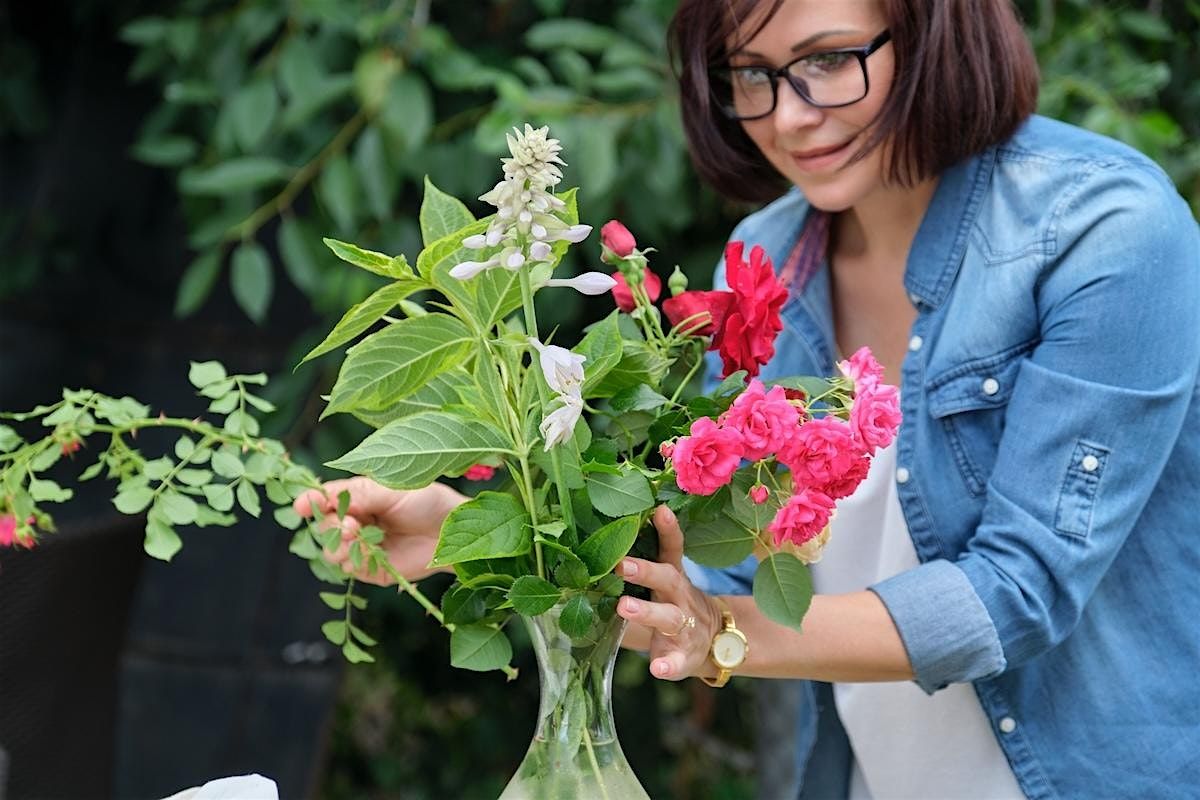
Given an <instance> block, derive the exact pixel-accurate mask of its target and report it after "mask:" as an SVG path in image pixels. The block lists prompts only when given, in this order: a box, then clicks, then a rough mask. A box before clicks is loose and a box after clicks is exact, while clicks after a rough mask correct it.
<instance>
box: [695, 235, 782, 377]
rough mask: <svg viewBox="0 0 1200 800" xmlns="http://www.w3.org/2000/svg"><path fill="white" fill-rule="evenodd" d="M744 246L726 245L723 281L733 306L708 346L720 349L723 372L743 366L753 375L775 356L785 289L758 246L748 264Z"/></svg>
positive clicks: (712, 348) (736, 369) (731, 243)
mask: <svg viewBox="0 0 1200 800" xmlns="http://www.w3.org/2000/svg"><path fill="white" fill-rule="evenodd" d="M743 248H744V245H743V243H742V242H730V243H729V244H728V245H727V246H726V248H725V280H726V282H727V283H728V284H729V288H730V289H731V290H732V292H733V295H734V300H733V307H732V309H731V310H730V312H729V316H727V317H726V318H725V324H724V325H723V326H721V327H719V328H718V329H717V333H716V336H714V337H713V343H712V345H711V347H710V348H709V349H710V350H720V352H721V360H722V362H723V363H724V366H725V369H724V374H725V375H729V374H731V373H734V372H736V371H738V370H739V369H744V370H746V372H747V373H748V376H749V377H754V376H755V375H757V374H758V370H759V367H761V366H762V365H763V364H766V363H767V362H768V361H769V360H770V359H771V357H772V356H774V355H775V337H776V336H777V335H778V334H779V332H780V331H781V330H783V321H782V319H780V316H779V314H780V311H781V310H782V309H783V304H784V302H785V301H786V300H787V295H788V291H787V288H786V287H785V286H783V285H782V284H781V283H780V282H779V279H778V278H777V277H776V275H775V270H774V268H773V267H772V266H771V259H769V258H767V256H766V253H765V252H764V251H763V249H762V248H761V247H758V246H757V245H756V246H755V247H754V248H753V249H752V250H751V251H750V261H749V263H747V262H746V261H745V260H744V259H743V258H742V252H743Z"/></svg>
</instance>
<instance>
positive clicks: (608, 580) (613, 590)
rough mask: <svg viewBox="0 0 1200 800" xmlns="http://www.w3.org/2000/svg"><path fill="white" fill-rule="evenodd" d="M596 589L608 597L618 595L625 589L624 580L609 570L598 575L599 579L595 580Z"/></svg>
mask: <svg viewBox="0 0 1200 800" xmlns="http://www.w3.org/2000/svg"><path fill="white" fill-rule="evenodd" d="M596 591H598V592H603V593H604V594H606V595H608V596H609V597H620V596H621V594H622V593H623V592H624V591H625V581H624V580H623V579H621V578H619V577H617V576H616V575H613V574H612V573H611V572H610V573H609V574H607V575H602V576H600V580H598V581H596Z"/></svg>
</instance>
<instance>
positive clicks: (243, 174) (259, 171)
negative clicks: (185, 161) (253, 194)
mask: <svg viewBox="0 0 1200 800" xmlns="http://www.w3.org/2000/svg"><path fill="white" fill-rule="evenodd" d="M290 173H291V168H290V167H288V166H287V165H286V164H284V163H283V162H282V161H280V160H278V159H276V158H270V157H266V156H246V157H244V158H235V159H232V160H229V161H226V162H224V163H221V164H217V165H216V166H213V167H208V168H207V169H191V170H184V172H183V173H181V174H180V176H179V189H180V191H182V192H183V193H184V194H199V195H224V194H233V193H236V192H245V191H250V190H252V189H261V188H262V187H264V186H269V185H271V184H275V183H279V182H281V181H282V180H284V179H285V178H286V177H287V176H288V175H289V174H290Z"/></svg>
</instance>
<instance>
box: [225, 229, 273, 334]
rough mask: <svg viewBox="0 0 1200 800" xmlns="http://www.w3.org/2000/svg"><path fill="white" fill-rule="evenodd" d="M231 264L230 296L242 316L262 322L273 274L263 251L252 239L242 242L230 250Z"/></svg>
mask: <svg viewBox="0 0 1200 800" xmlns="http://www.w3.org/2000/svg"><path fill="white" fill-rule="evenodd" d="M232 264H233V267H232V271H231V274H230V283H231V286H232V288H233V299H234V300H236V301H237V304H238V306H240V307H241V309H242V310H243V311H245V312H246V316H248V317H250V319H252V320H254V321H255V322H257V323H259V324H262V322H263V321H264V320H265V319H266V316H267V308H268V306H270V305H271V294H272V292H273V290H274V273H273V272H272V271H271V260H270V259H269V258H268V257H267V251H266V250H264V249H263V248H262V247H261V246H260V245H259V244H257V243H256V242H244V243H243V244H241V245H240V246H239V247H238V249H237V250H234V251H233V261H232Z"/></svg>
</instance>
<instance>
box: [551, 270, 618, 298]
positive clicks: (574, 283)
mask: <svg viewBox="0 0 1200 800" xmlns="http://www.w3.org/2000/svg"><path fill="white" fill-rule="evenodd" d="M544 285H545V286H566V287H569V288H571V289H574V290H575V291H577V292H579V293H581V294H590V295H597V294H604V293H605V292H610V291H612V288H613V287H614V286H616V285H617V282H616V281H615V280H613V278H612V276H611V275H605V274H604V273H603V272H585V273H583V274H582V275H576V276H575V277H574V278H551V279H550V280H548V281H546V283H545V284H544Z"/></svg>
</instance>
